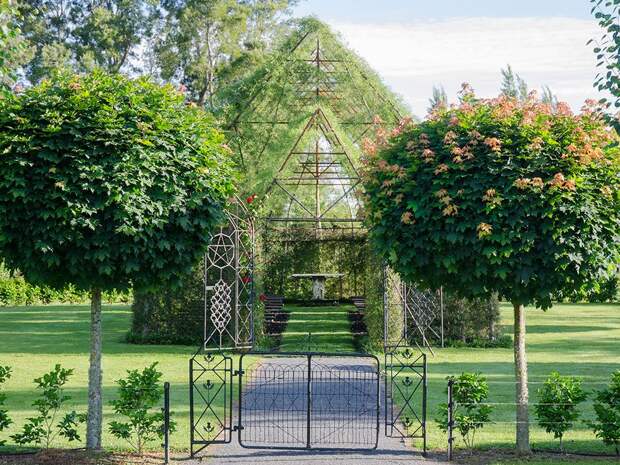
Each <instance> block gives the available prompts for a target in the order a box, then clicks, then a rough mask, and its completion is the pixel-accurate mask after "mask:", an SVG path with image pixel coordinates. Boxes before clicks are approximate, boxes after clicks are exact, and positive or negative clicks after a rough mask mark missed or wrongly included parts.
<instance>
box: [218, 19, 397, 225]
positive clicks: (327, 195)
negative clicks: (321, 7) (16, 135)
mask: <svg viewBox="0 0 620 465" xmlns="http://www.w3.org/2000/svg"><path fill="white" fill-rule="evenodd" d="M234 93H235V96H234V99H233V105H232V106H231V107H230V108H229V113H228V114H229V117H228V121H229V122H230V126H229V129H230V132H231V134H232V137H231V143H232V148H233V150H235V152H236V155H237V157H238V161H239V164H240V166H241V167H242V171H243V173H244V180H243V183H242V187H243V189H244V190H246V191H247V192H248V193H256V194H258V195H259V196H262V195H265V194H269V200H268V203H269V210H270V211H269V214H268V217H270V218H272V219H275V220H278V221H284V220H287V219H288V220H293V222H295V221H297V222H299V223H303V224H311V225H313V227H319V228H322V227H326V226H327V227H334V226H336V223H342V222H345V223H346V222H351V221H354V222H359V217H358V214H357V213H358V204H357V199H356V190H357V188H358V187H359V179H358V175H357V171H358V168H359V158H360V143H361V140H362V139H363V138H364V137H365V136H366V135H370V134H369V133H370V132H371V131H373V130H374V129H376V127H377V126H378V125H381V124H384V125H385V126H388V127H393V126H395V125H396V124H397V123H398V122H399V120H400V119H401V118H402V117H403V115H405V114H406V110H404V108H403V106H402V105H401V104H400V102H399V101H398V99H397V98H396V97H395V96H394V95H393V94H392V93H391V92H390V91H389V90H388V89H387V88H386V87H385V85H384V84H383V83H382V82H381V80H380V79H379V78H378V76H377V75H376V74H375V73H374V72H373V71H372V70H370V68H369V67H368V66H367V65H366V64H365V63H364V62H363V60H361V59H360V58H359V57H357V56H356V55H355V54H354V53H353V52H351V51H350V50H348V49H347V48H346V47H345V46H344V45H343V44H342V43H341V41H340V40H339V39H338V38H337V37H336V35H335V34H333V33H332V32H331V31H330V30H329V28H328V27H327V26H325V25H324V24H322V23H320V22H319V21H317V20H314V19H306V20H302V21H301V22H300V23H299V25H298V27H297V28H296V32H295V33H293V34H291V36H290V37H288V38H287V40H285V41H284V43H283V44H282V46H281V47H280V48H279V49H278V50H277V51H276V52H274V53H273V54H272V56H271V57H270V59H269V60H268V61H267V62H266V63H265V64H264V65H263V66H262V67H260V68H259V69H258V70H257V71H256V72H255V73H253V74H252V76H250V77H249V78H247V79H246V80H244V81H243V82H241V83H239V85H238V86H237V87H236V88H235V89H234ZM235 102H236V103H235ZM329 219H331V220H334V221H328V220H329ZM336 220H337V221H336ZM284 223H287V221H284Z"/></svg>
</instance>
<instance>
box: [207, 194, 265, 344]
mask: <svg viewBox="0 0 620 465" xmlns="http://www.w3.org/2000/svg"><path fill="white" fill-rule="evenodd" d="M226 219H227V221H226V223H225V224H223V225H222V226H220V227H219V228H218V229H217V230H216V232H215V233H213V235H212V237H211V243H210V244H209V247H208V249H207V252H206V254H205V257H204V293H205V299H204V305H205V310H204V311H205V314H204V350H212V349H217V350H225V349H250V348H252V347H253V346H254V300H255V296H254V255H255V224H254V218H253V216H252V214H251V212H250V211H249V210H248V209H247V207H246V206H245V204H244V203H243V201H241V200H240V199H239V198H237V197H235V198H234V199H233V201H232V202H231V204H230V205H229V207H228V208H227V210H226Z"/></svg>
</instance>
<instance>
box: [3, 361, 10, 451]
mask: <svg viewBox="0 0 620 465" xmlns="http://www.w3.org/2000/svg"><path fill="white" fill-rule="evenodd" d="M10 377H11V367H9V366H0V386H2V385H3V384H4V383H5V382H6V381H7V380H8V379H9V378H10ZM5 400H6V394H5V393H4V392H0V431H2V430H4V429H6V428H8V427H9V426H10V425H11V423H13V420H11V418H10V417H9V412H8V411H7V410H6V409H3V408H2V406H3V405H4V401H5ZM5 443H6V441H2V440H0V446H3V445H4V444H5Z"/></svg>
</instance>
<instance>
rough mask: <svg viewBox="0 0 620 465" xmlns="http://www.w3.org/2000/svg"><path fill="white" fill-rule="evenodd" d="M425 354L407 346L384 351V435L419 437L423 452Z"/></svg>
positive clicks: (424, 434)
mask: <svg viewBox="0 0 620 465" xmlns="http://www.w3.org/2000/svg"><path fill="white" fill-rule="evenodd" d="M426 400H427V384H426V354H424V353H422V352H417V351H414V350H412V349H411V348H410V347H404V348H403V347H394V348H392V349H390V350H389V351H387V352H386V353H385V435H386V436H388V437H397V438H411V439H421V440H422V450H423V451H424V453H426Z"/></svg>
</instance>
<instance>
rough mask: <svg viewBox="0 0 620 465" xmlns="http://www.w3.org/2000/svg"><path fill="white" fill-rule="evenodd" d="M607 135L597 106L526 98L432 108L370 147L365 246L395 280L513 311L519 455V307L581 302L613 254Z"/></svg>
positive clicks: (614, 193)
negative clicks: (492, 300)
mask: <svg viewBox="0 0 620 465" xmlns="http://www.w3.org/2000/svg"><path fill="white" fill-rule="evenodd" d="M616 137H617V136H616V135H615V133H614V132H613V131H611V130H609V128H607V127H606V125H605V122H604V118H603V117H602V115H601V113H600V112H599V111H597V109H595V108H592V106H590V107H585V108H584V111H583V112H582V113H581V114H579V115H573V114H572V112H571V111H570V109H569V108H568V106H567V105H565V104H558V105H557V107H556V108H555V109H553V108H552V106H551V105H549V104H544V103H541V102H540V101H538V100H537V99H535V98H534V97H533V96H530V98H528V99H527V100H526V101H524V102H519V101H517V100H516V99H515V98H511V97H508V96H501V97H499V98H497V99H492V100H480V99H477V98H476V97H475V96H474V95H473V93H472V92H471V91H470V90H469V89H468V88H467V87H465V88H464V91H463V93H462V97H461V105H460V106H458V107H451V108H446V107H445V106H443V107H441V106H440V107H437V108H436V109H435V110H434V111H433V113H432V114H431V115H430V116H429V118H428V119H427V120H426V121H424V122H422V123H420V124H416V125H413V124H411V125H407V126H403V127H400V128H397V129H396V130H395V131H394V132H393V136H392V137H391V138H390V137H388V138H386V139H383V140H379V141H378V143H379V147H377V145H374V144H371V143H367V144H366V145H367V149H368V151H369V156H368V165H367V169H366V173H365V182H364V184H365V189H366V193H365V207H366V210H367V219H368V222H369V224H370V226H371V228H372V229H371V235H372V237H373V240H374V243H375V244H376V246H377V247H378V248H379V250H380V251H381V252H382V254H383V255H384V256H385V257H386V258H387V259H388V261H389V263H390V265H391V266H392V267H394V268H395V269H396V270H397V271H398V272H399V273H400V274H401V276H402V277H403V278H405V279H406V280H409V281H414V282H419V283H422V284H423V285H426V286H429V287H432V288H438V287H439V286H444V287H446V288H447V289H448V290H451V291H454V292H456V293H458V294H460V295H462V296H463V297H480V296H485V295H489V294H491V293H492V292H498V293H499V294H500V295H501V296H502V297H503V298H505V299H507V300H509V301H510V302H512V303H513V305H514V307H515V320H516V321H515V361H516V367H517V371H516V375H517V380H518V389H517V391H518V392H517V404H518V407H519V408H518V421H519V423H518V437H517V439H518V441H517V442H518V446H519V449H520V450H522V451H527V450H528V449H529V445H528V443H527V371H526V360H525V319H524V318H525V317H524V311H523V307H524V306H525V305H528V304H534V305H536V306H540V307H543V308H547V307H549V306H550V305H551V302H552V299H553V298H561V297H564V296H567V295H574V294H575V293H582V294H585V293H587V292H588V291H589V290H592V289H595V288H596V287H597V286H598V285H599V283H600V282H601V281H603V280H604V279H605V278H606V277H607V276H609V275H611V273H613V272H614V271H615V268H616V266H617V264H618V262H619V257H620V191H619V187H620V177H619V172H620V163H619V156H618V150H617V148H616V147H615V146H616V144H617V140H616Z"/></svg>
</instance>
